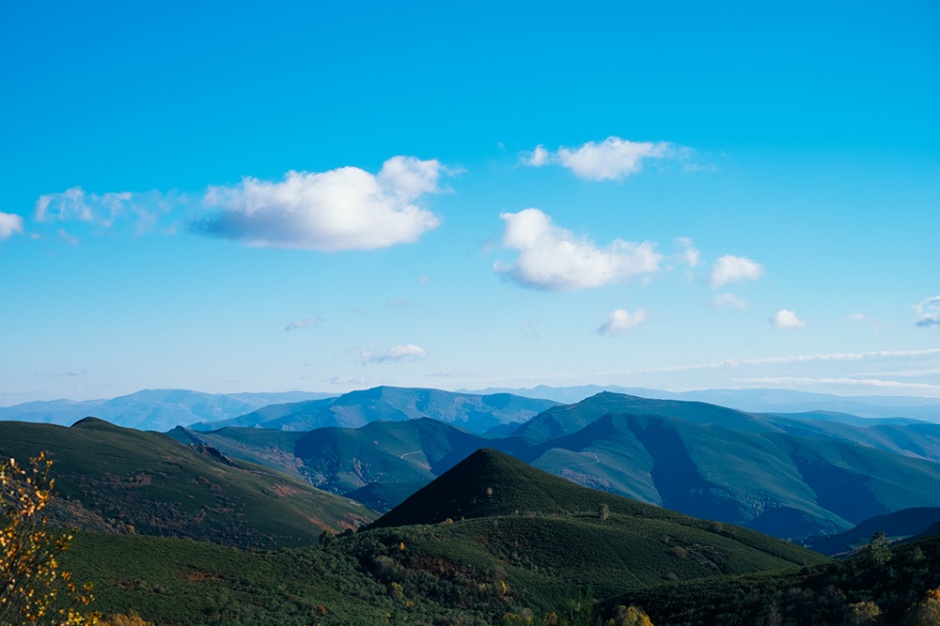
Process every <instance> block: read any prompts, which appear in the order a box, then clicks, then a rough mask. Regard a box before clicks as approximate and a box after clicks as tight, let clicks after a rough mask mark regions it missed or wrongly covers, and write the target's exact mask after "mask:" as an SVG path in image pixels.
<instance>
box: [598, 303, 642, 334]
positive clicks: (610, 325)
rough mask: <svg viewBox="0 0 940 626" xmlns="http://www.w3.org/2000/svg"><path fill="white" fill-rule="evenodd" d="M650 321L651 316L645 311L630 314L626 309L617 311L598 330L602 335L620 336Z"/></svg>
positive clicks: (640, 310)
mask: <svg viewBox="0 0 940 626" xmlns="http://www.w3.org/2000/svg"><path fill="white" fill-rule="evenodd" d="M647 320H649V314H648V313H647V312H646V311H644V310H643V309H639V310H637V311H636V312H634V313H630V312H629V311H627V310H626V309H616V310H615V311H613V312H611V314H610V315H608V316H607V321H606V322H605V323H604V324H603V325H602V326H601V327H600V328H598V329H597V333H598V334H600V335H619V334H622V333H625V332H627V331H628V330H630V329H631V328H636V327H637V326H639V325H640V324H642V323H644V322H646V321H647Z"/></svg>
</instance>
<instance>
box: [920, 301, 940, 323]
mask: <svg viewBox="0 0 940 626" xmlns="http://www.w3.org/2000/svg"><path fill="white" fill-rule="evenodd" d="M914 310H915V311H916V312H917V315H918V317H917V322H916V323H917V325H918V326H924V327H927V326H940V296H934V297H933V298H928V299H927V300H924V301H923V302H921V303H920V304H915V305H914Z"/></svg>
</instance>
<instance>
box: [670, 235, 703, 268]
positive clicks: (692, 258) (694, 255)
mask: <svg viewBox="0 0 940 626" xmlns="http://www.w3.org/2000/svg"><path fill="white" fill-rule="evenodd" d="M676 243H677V244H679V245H680V246H682V247H683V248H684V250H683V251H682V254H681V256H682V260H683V261H684V262H685V263H686V264H687V265H688V266H689V267H698V264H699V261H700V259H701V256H702V255H701V253H700V252H699V251H698V250H697V249H696V248H695V244H694V243H693V242H692V239H691V238H689V237H677V238H676Z"/></svg>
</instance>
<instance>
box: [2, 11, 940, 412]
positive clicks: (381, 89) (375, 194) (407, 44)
mask: <svg viewBox="0 0 940 626" xmlns="http://www.w3.org/2000/svg"><path fill="white" fill-rule="evenodd" d="M340 5H341V6H340ZM219 6H220V5H218V4H217V3H183V2H166V1H164V2H138V3H126V2H114V3H106V2H92V3H80V4H79V3H65V2H19V1H16V2H8V3H5V4H4V6H3V7H2V8H0V59H2V61H0V63H2V65H0V81H2V83H0V84H2V85H3V93H4V94H5V95H4V97H3V98H2V99H0V138H2V139H0V172H2V174H0V177H2V178H0V180H2V183H3V191H4V193H3V195H2V197H0V293H2V303H0V304H2V305H0V355H2V358H0V405H9V404H15V403H18V402H24V401H28V400H34V399H52V398H60V397H67V398H72V399H88V398H100V397H113V396H117V395H122V394H125V393H130V392H133V391H136V390H138V389H141V388H156V387H184V388H191V389H198V390H202V391H210V392H229V391H261V390H265V391H275V390H287V389H305V390H312V391H313V390H315V391H330V392H342V391H346V390H349V389H354V388H361V387H367V386H373V385H377V384H395V385H407V386H426V387H439V388H447V389H459V388H473V389H480V388H485V387H491V386H499V387H531V386H534V385H537V384H549V385H555V386H562V385H574V384H586V383H596V384H619V385H626V386H646V387H656V388H664V389H673V390H685V389H699V388H739V387H740V388H747V387H772V388H792V389H802V390H809V391H825V392H832V393H839V394H845V395H854V394H859V395H861V394H885V395H887V394H904V395H924V396H940V245H938V243H937V240H938V235H940V148H938V146H940V121H938V119H940V116H938V115H937V113H936V112H937V109H938V106H940V105H938V96H940V69H938V68H940V37H938V36H937V33H938V32H940V9H938V7H937V5H936V4H935V3H933V2H927V1H924V2H895V3H891V4H887V3H867V2H852V3H848V2H845V3H841V2H835V3H826V5H825V6H820V3H809V2H794V3H787V4H786V5H774V6H768V5H766V4H761V3H749V2H740V3H729V2H719V3H692V2H688V3H683V2H662V3H637V2H623V3H592V2H582V3H577V4H576V5H574V4H569V5H563V4H551V3H545V2H540V3H513V6H511V7H507V6H504V3H481V2H475V3H472V4H464V5H459V6H451V3H440V2H433V3H431V2H428V3H418V2H409V3H363V2H356V3H300V2H267V3H264V4H260V3H257V4H253V3H238V2H231V3H226V4H225V7H224V9H223V8H219Z"/></svg>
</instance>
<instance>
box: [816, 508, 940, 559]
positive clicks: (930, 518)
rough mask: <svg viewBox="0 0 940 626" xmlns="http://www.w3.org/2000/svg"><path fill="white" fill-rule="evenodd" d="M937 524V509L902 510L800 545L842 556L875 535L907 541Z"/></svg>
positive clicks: (939, 520)
mask: <svg viewBox="0 0 940 626" xmlns="http://www.w3.org/2000/svg"><path fill="white" fill-rule="evenodd" d="M938 522H940V508H938V507H922V508H913V509H902V510H900V511H895V512H894V513H886V514H885V515H878V516H877V517H873V518H871V519H867V520H865V521H863V522H862V523H861V524H859V525H858V526H856V527H855V528H852V529H850V530H847V531H845V532H843V533H839V534H838V535H828V536H824V537H808V538H806V539H805V540H804V541H802V542H801V543H802V544H803V545H805V546H806V547H808V548H811V549H812V550H816V551H817V552H821V553H822V554H828V555H836V554H844V553H846V552H849V551H851V550H854V549H856V548H859V547H861V546H864V545H865V544H867V543H868V542H869V541H870V540H871V538H872V537H873V536H874V535H875V533H879V532H883V533H885V535H886V537H887V538H888V540H900V539H906V538H908V537H916V536H919V535H921V534H925V533H928V531H929V530H930V529H931V528H932V527H933V526H934V525H935V524H937V523H938Z"/></svg>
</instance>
